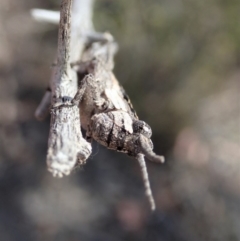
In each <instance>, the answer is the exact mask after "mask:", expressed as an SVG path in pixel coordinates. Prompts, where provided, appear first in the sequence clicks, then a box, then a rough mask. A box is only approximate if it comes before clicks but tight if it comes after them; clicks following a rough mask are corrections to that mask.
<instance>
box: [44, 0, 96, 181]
mask: <svg viewBox="0 0 240 241" xmlns="http://www.w3.org/2000/svg"><path fill="white" fill-rule="evenodd" d="M79 3H81V4H79ZM82 4H83V5H84V6H85V8H83V7H82ZM71 5H72V0H62V4H61V12H60V24H59V33H58V52H57V65H56V67H55V71H56V75H55V78H53V80H52V83H51V89H52V106H53V107H52V110H51V124H50V134H49V141H48V153H47V164H48V169H49V171H51V172H52V173H53V175H54V176H58V177H62V176H63V174H65V175H68V174H69V173H70V172H71V170H72V169H73V168H74V166H75V165H76V162H77V161H78V162H80V164H83V163H85V161H86V159H87V158H88V157H89V155H90V153H91V145H90V144H89V143H87V142H86V140H85V139H84V138H83V137H82V133H81V129H80V126H81V123H80V114H79V108H78V106H76V105H75V106H71V107H70V108H69V106H67V105H65V103H64V100H65V99H67V98H73V97H74V96H75V94H76V93H77V89H78V81H77V74H76V72H75V71H74V70H72V69H71V67H70V62H73V61H76V60H78V59H79V58H80V56H81V53H82V51H83V48H84V47H85V44H86V41H85V39H82V38H81V31H83V30H86V28H88V27H89V29H90V28H91V10H92V1H91V0H81V1H77V0H76V1H75V2H74V6H73V19H72V23H71ZM85 11H86V12H87V13H86V12H85ZM70 34H71V41H70Z"/></svg>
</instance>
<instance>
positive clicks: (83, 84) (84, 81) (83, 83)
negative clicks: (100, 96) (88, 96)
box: [71, 75, 89, 105]
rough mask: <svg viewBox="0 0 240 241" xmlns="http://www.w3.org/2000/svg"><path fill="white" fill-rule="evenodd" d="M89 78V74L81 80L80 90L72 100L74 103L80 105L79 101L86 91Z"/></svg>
mask: <svg viewBox="0 0 240 241" xmlns="http://www.w3.org/2000/svg"><path fill="white" fill-rule="evenodd" d="M88 78H89V76H88V75H86V76H85V77H84V78H83V79H82V80H81V81H80V84H79V87H78V91H77V93H76V94H75V96H74V97H73V99H72V101H71V102H72V104H73V105H79V103H80V102H81V100H82V97H83V95H84V92H85V90H86V87H87V80H88Z"/></svg>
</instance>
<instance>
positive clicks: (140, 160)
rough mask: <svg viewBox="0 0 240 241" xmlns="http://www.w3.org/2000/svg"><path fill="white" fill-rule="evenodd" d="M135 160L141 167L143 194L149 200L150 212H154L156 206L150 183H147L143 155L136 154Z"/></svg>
mask: <svg viewBox="0 0 240 241" xmlns="http://www.w3.org/2000/svg"><path fill="white" fill-rule="evenodd" d="M136 159H137V160H138V163H139V165H140V167H141V172H142V177H143V182H144V186H145V193H146V196H147V198H148V200H149V203H150V206H151V209H152V211H154V210H155V209H156V205H155V201H154V198H153V195H152V190H151V187H150V182H149V178H148V172H147V166H146V163H145V160H144V155H143V154H138V155H137V156H136Z"/></svg>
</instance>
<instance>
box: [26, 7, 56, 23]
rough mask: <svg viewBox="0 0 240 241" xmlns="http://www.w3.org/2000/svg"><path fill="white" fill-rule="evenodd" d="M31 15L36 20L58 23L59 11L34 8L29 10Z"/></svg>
mask: <svg viewBox="0 0 240 241" xmlns="http://www.w3.org/2000/svg"><path fill="white" fill-rule="evenodd" d="M30 13H31V16H32V17H33V18H34V19H35V20H36V21H38V22H46V23H53V24H59V20H60V12H59V11H51V10H45V9H38V8H34V9H31V11H30Z"/></svg>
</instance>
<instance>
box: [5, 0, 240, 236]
mask: <svg viewBox="0 0 240 241" xmlns="http://www.w3.org/2000/svg"><path fill="white" fill-rule="evenodd" d="M59 5H60V0H59V1H58V0H49V1H42V0H32V1H28V0H22V1H16V0H1V8H0V240H3V241H8V240H9V241H15V240H16V241H32V240H34V241H41V240H44V241H51V240H58V241H65V240H67V241H78V240H80V241H120V240H127V241H128V240H129V241H135V240H136V241H155V240H159V241H170V240H173V241H175V240H177V241H181V240H185V241H200V240H201V241H208V240H209V241H238V240H240V186H239V184H240V161H239V160H240V98H239V90H240V25H239V23H240V15H239V11H240V2H239V1H237V0H228V1H224V0H212V1H207V0H202V1H196V0H149V1H143V0H131V1H129V0H114V1H113V0H97V1H96V4H95V9H94V25H95V28H96V29H97V30H98V31H106V30H108V31H110V32H111V33H112V34H113V35H114V36H115V38H116V40H117V41H118V43H119V47H120V48H119V53H118V54H117V56H116V67H115V73H116V76H117V78H118V79H119V80H120V82H121V83H122V85H123V86H124V87H125V89H126V91H127V93H128V94H129V96H130V97H131V100H132V102H133V105H134V107H135V109H136V110H137V112H138V115H139V116H140V118H141V119H142V120H145V121H146V122H147V123H149V124H150V126H151V127H152V129H153V142H154V147H155V148H154V150H155V151H156V152H157V153H159V154H163V155H165V157H166V163H165V164H164V165H157V164H153V163H147V165H148V171H149V175H150V181H151V185H152V189H153V194H154V197H155V200H156V204H157V210H156V212H154V213H152V212H151V211H150V208H149V204H148V201H147V199H146V197H145V195H144V187H143V182H142V178H141V174H140V168H139V166H138V163H137V162H136V161H135V160H133V159H131V158H129V157H127V156H126V155H124V154H120V153H116V152H113V151H110V150H107V149H106V148H102V147H101V146H100V145H98V144H96V143H95V144H94V149H93V153H92V156H91V158H90V159H89V160H88V162H87V164H86V165H85V166H84V167H83V168H82V169H78V170H76V171H74V173H73V174H72V175H70V176H69V177H65V178H63V179H55V178H53V177H52V176H51V174H50V173H49V172H48V171H47V170H46V163H45V157H46V151H47V140H48V132H49V120H50V119H49V118H48V119H47V120H46V121H44V122H38V121H36V120H35V118H34V111H35V109H36V107H37V105H38V103H39V102H40V100H41V97H42V95H43V94H44V91H45V88H46V87H47V85H48V81H49V78H50V75H51V64H52V62H53V59H54V56H55V53H56V44H57V27H56V26H53V25H49V24H44V23H38V22H35V21H34V20H33V19H32V18H31V16H30V14H29V11H30V9H31V8H45V9H52V10H58V9H59Z"/></svg>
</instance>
